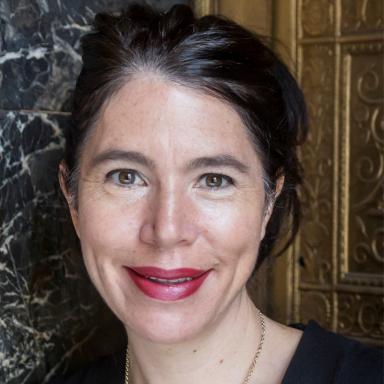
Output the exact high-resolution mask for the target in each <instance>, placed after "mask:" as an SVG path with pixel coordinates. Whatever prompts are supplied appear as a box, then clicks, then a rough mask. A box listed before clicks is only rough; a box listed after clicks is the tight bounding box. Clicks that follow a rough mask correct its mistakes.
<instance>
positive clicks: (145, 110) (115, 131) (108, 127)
mask: <svg viewBox="0 0 384 384" xmlns="http://www.w3.org/2000/svg"><path fill="white" fill-rule="evenodd" d="M91 141H92V146H91V149H92V152H95V153H98V152H101V151H103V150H106V149H110V148H116V147H119V149H127V148H128V149H129V150H136V151H141V152H144V153H146V154H148V155H151V152H152V153H158V152H159V150H160V152H161V149H162V150H164V151H166V152H167V153H170V152H172V153H173V155H174V156H176V157H178V158H182V157H194V156H204V155H211V154H212V152H218V153H229V154H237V155H239V154H240V155H241V156H253V157H255V156H256V153H255V150H254V147H253V144H252V143H251V140H250V139H249V134H248V132H247V130H246V128H245V127H244V124H243V122H242V120H241V118H240V116H239V115H238V113H237V112H236V111H235V110H234V109H233V108H232V107H231V106H230V105H229V104H227V103H225V102H223V101H221V100H219V99H218V98H216V97H213V96H210V95H207V94H204V93H202V92H199V91H196V90H193V89H190V88H187V87H183V86H180V85H177V84H175V83H172V82H169V81H167V80H164V79H162V78H160V77H159V76H156V75H144V74H143V75H140V76H137V77H136V78H134V79H133V80H131V81H129V82H127V83H126V84H125V85H124V86H123V87H122V88H121V89H120V90H119V91H118V92H117V93H116V94H115V95H113V96H112V97H111V98H110V99H109V100H108V102H107V103H106V104H105V106H104V108H103V111H102V113H101V114H100V118H99V120H98V122H97V124H96V127H95V129H94V131H93V133H92V136H91ZM175 160H177V159H175Z"/></svg>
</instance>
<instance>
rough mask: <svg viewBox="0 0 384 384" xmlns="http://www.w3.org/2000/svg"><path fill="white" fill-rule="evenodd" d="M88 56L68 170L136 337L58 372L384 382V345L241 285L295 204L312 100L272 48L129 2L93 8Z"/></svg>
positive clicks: (82, 227) (99, 263)
mask: <svg viewBox="0 0 384 384" xmlns="http://www.w3.org/2000/svg"><path fill="white" fill-rule="evenodd" d="M83 63H84V66H83V70H82V72H81V74H80V77H79V79H78V83H77V86H76V91H75V98H74V109H73V122H74V125H73V128H72V130H71V131H70V133H69V135H68V139H67V151H66V158H65V161H64V162H63V163H62V164H61V166H60V184H61V188H62V190H63V192H64V194H65V197H66V199H67V202H68V205H69V209H70V212H71V216H72V220H73V223H74V226H75V229H76V232H77V234H78V236H79V239H80V242H81V247H82V253H83V257H84V261H85V265H86V267H87V270H88V273H89V275H90V277H91V280H92V281H93V283H94V285H95V286H96V288H97V289H98V291H99V292H100V294H101V296H102V297H103V298H104V300H105V301H106V303H107V304H108V306H109V307H110V308H111V310H112V311H113V312H114V313H115V314H116V316H117V317H118V318H119V319H120V320H121V321H122V323H123V324H124V326H125V329H126V331H127V335H128V340H129V343H128V347H127V350H126V351H124V353H121V354H118V355H116V356H115V357H110V358H106V359H104V360H102V361H101V362H98V363H97V364H95V365H91V366H90V367H88V368H87V369H84V370H82V371H80V372H79V373H76V374H74V375H73V376H72V377H70V378H69V379H68V380H67V381H65V380H64V381H61V382H67V383H80V382H81V383H96V382H100V383H101V382H103V383H106V382H107V383H123V382H125V383H134V384H142V383H151V384H152V383H167V384H172V383H210V384H215V383H220V384H223V383H281V382H284V383H299V382H300V383H328V382H332V383H333V382H340V383H341V382H343V383H344V382H348V383H353V382H359V383H361V382H370V383H375V382H379V381H378V380H380V379H379V377H380V375H379V372H378V370H377V368H376V369H375V370H372V369H370V367H371V366H375V364H376V365H377V362H378V361H379V360H378V359H379V357H378V355H377V353H376V352H373V351H370V350H368V349H366V348H364V347H362V346H360V345H359V344H357V343H355V342H352V341H346V340H345V339H343V338H341V337H339V336H335V335H332V334H329V333H327V332H326V331H324V330H322V329H321V328H320V327H319V326H318V325H316V324H315V323H310V324H309V325H308V326H307V327H306V329H305V331H304V332H303V330H299V329H295V328H290V327H286V326H283V325H281V324H277V323H275V322H274V321H272V320H270V319H267V318H266V317H265V316H264V315H263V314H261V313H260V312H259V311H258V310H257V309H256V308H255V306H254V304H253V303H252V301H251V299H250V298H249V296H248V294H247V291H246V283H247V281H248V280H249V278H250V276H251V275H252V274H253V272H254V271H257V268H258V267H259V266H260V265H261V263H262V262H263V261H264V260H265V259H266V258H267V257H268V256H269V255H270V253H271V251H272V248H273V245H274V243H275V240H276V238H277V236H278V234H279V230H280V227H281V223H282V220H283V219H289V220H290V221H289V222H290V225H291V237H290V241H289V242H291V241H292V238H293V236H294V235H295V233H296V231H297V226H298V217H299V202H298V197H297V190H296V188H297V186H298V184H299V183H300V166H299V163H298V159H297V153H296V148H297V146H298V145H299V144H300V143H301V142H302V141H303V140H304V138H305V136H306V132H307V119H306V111H305V105H304V101H303V96H302V94H301V91H300V90H299V88H298V86H297V84H296V82H295V80H294V79H293V77H292V76H291V75H290V74H289V72H288V70H287V69H286V67H285V66H284V65H283V64H282V63H281V62H280V61H279V60H278V58H277V57H276V56H275V55H274V54H273V53H272V52H271V50H270V49H268V48H267V47H266V46H265V45H264V44H263V43H262V42H261V41H260V40H259V39H258V38H257V37H255V36H254V35H252V34H251V33H250V32H248V31H246V30H244V29H243V28H241V27H240V26H238V25H236V24H234V23H232V22H230V21H227V20H224V19H221V18H218V17H215V16H207V17H203V18H201V19H196V18H195V17H194V15H193V13H192V11H191V10H190V8H188V7H186V6H175V7H173V8H172V9H171V10H170V11H169V12H167V13H163V14H160V13H158V12H156V11H154V10H153V9H151V8H149V7H147V6H140V5H134V6H131V7H129V8H128V9H127V10H126V11H124V12H123V13H122V14H121V15H119V16H111V15H106V14H102V15H98V16H97V17H96V20H95V31H94V32H93V33H91V34H89V35H87V36H85V37H84V39H83ZM289 242H288V244H289ZM351 365H353V366H354V369H353V370H352V368H351ZM308 369H309V370H310V371H308ZM362 374H363V375H364V376H361V375H362ZM363 377H364V380H366V379H367V380H369V381H361V379H362V378H363ZM356 379H358V381H355V380H356ZM59 382H60V381H59Z"/></svg>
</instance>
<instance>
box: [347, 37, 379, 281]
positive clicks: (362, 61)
mask: <svg viewBox="0 0 384 384" xmlns="http://www.w3.org/2000/svg"><path fill="white" fill-rule="evenodd" d="M341 54H342V64H343V65H342V71H343V78H342V90H343V92H342V105H343V111H342V140H341V146H342V150H341V154H342V157H341V163H340V165H341V172H340V174H341V180H340V183H341V184H340V188H341V193H342V194H341V196H342V197H343V195H344V194H345V195H346V196H348V199H343V198H341V210H340V213H341V218H340V219H341V231H340V236H341V238H340V245H341V247H340V262H341V271H340V272H341V279H342V280H344V281H351V282H354V281H363V282H364V283H369V284H371V285H372V284H373V285H380V284H381V285H382V284H383V276H382V273H383V267H384V248H383V243H384V225H383V223H384V109H383V104H384V59H383V43H382V42H380V41H371V42H365V43H359V44H346V45H343V46H342V49H341Z"/></svg>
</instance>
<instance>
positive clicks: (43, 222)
mask: <svg viewBox="0 0 384 384" xmlns="http://www.w3.org/2000/svg"><path fill="white" fill-rule="evenodd" d="M149 2H150V3H152V4H156V6H158V7H160V8H166V7H168V6H170V5H171V4H172V3H175V2H177V3H188V1H171V0H157V1H156V0H152V1H149ZM124 4H127V0H65V1H64V0H1V1H0V383H7V384H19V383H46V382H48V380H49V379H50V378H51V377H52V376H53V375H55V374H56V373H58V372H63V371H65V370H69V369H74V368H75V367H76V366H77V365H80V364H82V363H84V362H86V361H89V360H91V359H94V358H95V357H96V356H99V355H101V354H105V353H108V352H111V351H112V350H114V349H115V348H118V347H119V346H120V345H121V344H123V343H124V342H125V337H124V332H123V330H122V327H121V325H120V324H119V323H118V322H117V320H116V319H114V317H113V316H112V315H111V314H110V312H109V310H108V309H106V307H105V305H104V304H103V303H102V301H101V299H100V298H99V296H98V294H97V293H96V292H95V290H94V289H93V288H92V286H91V284H90V282H89V280H88V278H87V275H86V273H85V271H84V266H83V263H82V259H81V255H80V252H79V250H78V249H79V248H78V243H77V239H76V237H75V235H74V233H73V230H72V227H71V224H70V222H69V217H68V214H67V210H66V208H65V204H64V202H63V199H62V197H61V195H60V193H59V187H58V182H57V166H58V162H59V160H60V159H61V157H62V153H63V145H64V136H63V134H64V132H65V129H66V127H67V125H68V121H69V111H70V100H71V92H72V89H73V87H74V83H75V79H76V76H77V74H78V72H79V70H80V67H81V57H80V53H79V39H80V36H81V35H82V34H83V33H85V32H87V31H88V30H89V22H90V20H91V19H92V17H93V16H94V14H95V13H96V12H98V11H101V10H110V11H114V10H117V9H119V8H121V6H122V5H124Z"/></svg>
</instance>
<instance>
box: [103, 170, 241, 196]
mask: <svg viewBox="0 0 384 384" xmlns="http://www.w3.org/2000/svg"><path fill="white" fill-rule="evenodd" d="M124 173H125V174H126V175H128V174H130V175H131V178H132V177H133V181H132V182H129V183H124V182H122V180H120V179H119V176H121V175H122V174H124ZM208 177H214V178H218V179H219V180H220V181H221V183H220V185H218V186H209V185H207V178H208ZM116 178H118V179H117V180H116ZM136 178H139V179H140V180H141V183H140V184H139V186H146V185H147V183H146V182H145V181H144V179H143V177H142V176H141V175H140V174H139V173H138V172H137V171H135V170H134V169H114V170H113V171H110V172H108V173H107V175H106V179H107V180H110V181H112V182H113V183H114V184H115V185H117V186H119V187H122V188H132V187H133V186H135V185H137V184H136V183H135V181H136ZM204 179H205V185H203V186H202V185H200V183H201V182H202V181H203V180H204ZM223 183H224V184H225V185H224V186H223V185H222V184H223ZM197 184H198V186H197V187H198V188H203V189H207V190H210V191H217V190H220V189H226V188H229V187H230V186H233V185H235V182H234V180H233V179H232V177H230V176H227V175H223V174H221V173H205V174H204V175H201V176H200V177H199V180H198V182H197Z"/></svg>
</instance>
